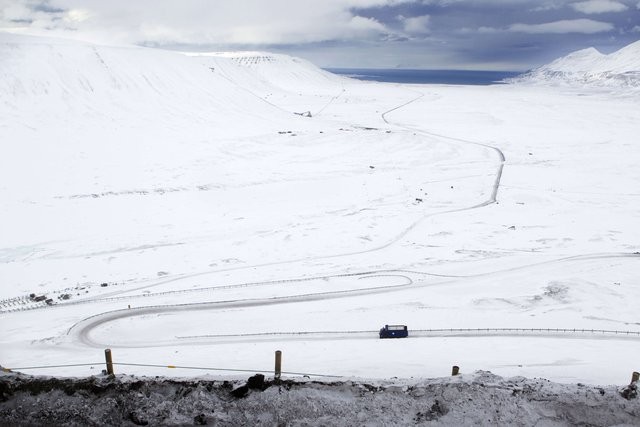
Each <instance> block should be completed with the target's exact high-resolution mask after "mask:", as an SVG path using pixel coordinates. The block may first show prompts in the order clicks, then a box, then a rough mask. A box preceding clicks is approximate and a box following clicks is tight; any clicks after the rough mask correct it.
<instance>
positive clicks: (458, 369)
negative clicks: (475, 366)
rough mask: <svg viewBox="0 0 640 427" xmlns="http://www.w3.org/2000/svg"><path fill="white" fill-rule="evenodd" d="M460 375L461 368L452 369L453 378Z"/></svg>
mask: <svg viewBox="0 0 640 427" xmlns="http://www.w3.org/2000/svg"><path fill="white" fill-rule="evenodd" d="M459 373H460V367H459V366H454V367H453V368H451V376H452V377H455V376H456V375H458V374H459Z"/></svg>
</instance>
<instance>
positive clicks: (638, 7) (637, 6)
mask: <svg viewBox="0 0 640 427" xmlns="http://www.w3.org/2000/svg"><path fill="white" fill-rule="evenodd" d="M636 8H637V9H640V1H639V2H638V4H637V5H636Z"/></svg>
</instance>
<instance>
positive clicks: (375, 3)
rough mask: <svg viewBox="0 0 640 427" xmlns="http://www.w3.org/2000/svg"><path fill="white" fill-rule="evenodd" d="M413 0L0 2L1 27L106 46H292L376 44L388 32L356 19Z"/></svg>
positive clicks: (374, 23)
mask: <svg viewBox="0 0 640 427" xmlns="http://www.w3.org/2000/svg"><path fill="white" fill-rule="evenodd" d="M416 1H419V0H322V1H317V0H296V1H291V0H269V1H264V0H242V1H237V0H215V1H208V0H180V1H175V0H135V1H131V0H109V1H104V0H0V29H2V28H15V27H17V26H20V27H22V29H23V30H25V32H32V33H36V34H39V33H42V32H45V29H46V32H49V33H51V32H53V33H56V34H55V35H63V36H68V37H75V38H84V39H87V40H91V41H97V42H106V43H111V42H114V43H123V42H124V43H140V42H153V43H186V44H192V43H193V44H220V45H233V44H238V45H267V44H290V43H291V44H298V43H312V42H322V41H329V40H356V39H378V38H384V37H389V35H392V33H393V32H392V31H391V30H390V29H388V28H387V27H386V26H385V25H384V24H383V23H381V22H379V21H377V20H375V19H373V18H369V17H364V16H359V15H358V12H357V10H358V8H372V7H373V8H375V7H383V6H389V5H398V4H401V3H408V2H416Z"/></svg>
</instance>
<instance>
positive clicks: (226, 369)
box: [1, 362, 342, 378]
mask: <svg viewBox="0 0 640 427" xmlns="http://www.w3.org/2000/svg"><path fill="white" fill-rule="evenodd" d="M104 364H105V363H104V362H97V363H71V364H67V365H43V366H22V367H18V368H4V367H3V368H2V369H1V370H2V371H3V372H20V371H26V370H30V369H49V368H73V367H79V366H99V365H104ZM112 364H113V365H114V366H139V367H147V368H165V369H192V370H199V371H220V372H243V373H254V374H255V373H265V372H271V371H270V370H269V369H228V368H211V367H202V366H180V365H158V364H149V363H127V362H113V363H112ZM282 373H283V374H286V375H295V376H307V377H324V378H342V376H340V375H329V374H314V373H309V372H291V371H282Z"/></svg>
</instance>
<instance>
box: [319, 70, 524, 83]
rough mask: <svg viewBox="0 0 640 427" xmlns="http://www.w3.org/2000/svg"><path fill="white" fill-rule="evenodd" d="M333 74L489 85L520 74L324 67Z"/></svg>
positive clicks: (356, 77)
mask: <svg viewBox="0 0 640 427" xmlns="http://www.w3.org/2000/svg"><path fill="white" fill-rule="evenodd" d="M326 70H327V71H329V72H332V73H334V74H340V75H343V76H347V77H351V78H354V79H358V80H371V81H377V82H390V83H418V84H447V85H491V84H496V83H500V82H501V81H502V80H503V79H506V78H510V77H515V76H517V75H520V74H522V72H520V71H468V70H401V69H363V68H362V69H361V68H326Z"/></svg>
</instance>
